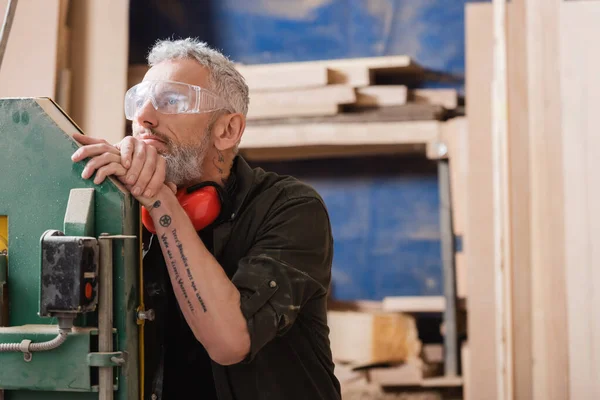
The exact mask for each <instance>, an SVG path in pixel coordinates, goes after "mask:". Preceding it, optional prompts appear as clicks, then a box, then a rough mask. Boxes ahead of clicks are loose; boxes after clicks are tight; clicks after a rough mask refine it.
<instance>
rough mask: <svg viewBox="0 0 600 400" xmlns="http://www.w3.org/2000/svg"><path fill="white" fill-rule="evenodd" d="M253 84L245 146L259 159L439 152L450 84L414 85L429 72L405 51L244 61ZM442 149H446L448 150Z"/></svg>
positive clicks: (453, 101)
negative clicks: (259, 62) (437, 86)
mask: <svg viewBox="0 0 600 400" xmlns="http://www.w3.org/2000/svg"><path fill="white" fill-rule="evenodd" d="M238 70H239V71H240V72H241V73H242V75H243V76H244V77H245V79H246V82H247V84H248V86H249V88H250V106H249V111H248V123H247V126H246V130H245V133H244V136H243V137H242V141H241V144H240V149H241V151H242V153H243V155H244V156H245V157H247V158H249V159H255V160H286V159H295V158H315V157H331V156H360V155H362V156H364V155H370V154H404V153H415V152H416V153H424V154H426V155H427V157H429V158H439V157H441V156H445V154H440V152H439V149H438V148H437V147H436V145H437V144H439V143H440V141H441V140H442V139H441V138H442V136H443V132H442V127H443V123H442V122H441V121H444V120H446V119H447V118H448V117H449V116H451V115H454V114H456V113H457V110H458V107H459V96H458V94H457V92H456V91H455V90H452V89H416V88H415V87H418V86H419V85H420V84H421V83H422V82H423V80H424V79H425V76H426V72H425V70H424V69H423V68H422V67H421V66H419V65H418V64H417V63H416V62H415V61H413V60H412V59H411V58H410V57H407V56H389V57H367V58H352V59H338V60H321V61H305V62H290V63H279V64H262V65H238ZM442 153H444V152H442Z"/></svg>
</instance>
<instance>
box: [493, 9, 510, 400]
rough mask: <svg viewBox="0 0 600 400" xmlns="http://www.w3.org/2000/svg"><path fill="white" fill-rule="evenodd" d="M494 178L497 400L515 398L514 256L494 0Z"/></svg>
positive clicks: (502, 29)
mask: <svg viewBox="0 0 600 400" xmlns="http://www.w3.org/2000/svg"><path fill="white" fill-rule="evenodd" d="M492 4H493V6H494V12H493V15H494V19H493V24H492V26H493V32H494V34H493V37H494V41H493V48H494V68H493V75H492V179H493V199H494V202H493V209H492V213H493V217H494V218H493V221H494V283H495V289H496V290H495V300H496V302H495V315H496V344H495V348H496V353H497V354H498V358H497V359H496V362H497V363H498V365H497V370H496V373H497V374H498V386H497V387H498V398H500V399H512V398H513V397H514V396H513V359H512V346H513V343H512V307H511V304H512V303H511V301H512V279H511V278H512V276H511V274H512V264H511V261H512V254H511V250H512V248H511V246H510V241H511V236H510V231H511V229H510V228H511V220H510V188H509V185H510V180H509V168H510V167H509V154H510V152H509V143H508V84H507V79H508V75H507V55H506V8H507V7H506V4H507V2H506V0H493V1H492Z"/></svg>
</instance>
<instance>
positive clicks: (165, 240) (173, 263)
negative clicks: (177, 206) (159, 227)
mask: <svg viewBox="0 0 600 400" xmlns="http://www.w3.org/2000/svg"><path fill="white" fill-rule="evenodd" d="M169 224H170V222H169ZM171 233H172V234H173V238H174V241H175V247H176V248H177V250H178V251H179V256H180V257H181V261H182V262H183V265H184V267H185V271H186V275H187V278H188V279H189V281H190V283H191V286H192V289H193V291H194V293H193V296H194V297H196V299H197V300H198V302H199V303H200V306H201V307H202V310H203V311H204V312H206V305H205V304H204V300H202V297H201V296H200V293H199V292H198V286H197V285H196V282H195V281H194V277H193V275H192V271H191V269H190V266H189V263H188V259H187V257H186V255H185V253H184V251H183V244H182V243H181V242H180V241H179V238H178V237H177V230H176V229H173V230H172V231H171ZM160 238H161V240H162V242H163V245H164V247H165V249H166V252H167V257H168V258H169V263H170V264H171V268H172V270H173V274H174V276H175V281H176V282H177V284H178V285H179V288H180V289H181V293H182V294H183V297H184V298H185V299H186V301H187V304H188V307H189V308H190V310H191V311H194V305H193V304H192V301H191V300H190V298H189V296H188V293H187V291H186V290H185V287H184V285H183V278H182V277H181V275H180V273H179V269H178V268H177V261H176V260H175V259H174V258H173V253H172V252H171V248H170V247H169V240H168V238H167V235H166V234H165V233H163V234H162V235H161V237H160ZM174 251H175V250H174Z"/></svg>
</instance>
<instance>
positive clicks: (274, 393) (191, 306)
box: [72, 39, 340, 400]
mask: <svg viewBox="0 0 600 400" xmlns="http://www.w3.org/2000/svg"><path fill="white" fill-rule="evenodd" d="M148 61H149V65H150V66H151V68H150V70H149V71H148V73H147V74H146V76H145V78H144V81H143V82H142V83H141V84H139V85H136V86H135V87H134V88H132V89H130V90H129V91H128V92H127V94H126V97H125V112H126V116H127V118H128V119H131V120H132V129H133V135H132V136H131V137H126V138H125V139H124V140H122V141H121V142H120V143H119V144H117V145H115V146H113V145H110V144H109V143H107V142H105V141H103V140H99V139H94V138H89V137H85V136H83V135H77V136H76V139H77V140H78V141H79V142H80V143H81V144H83V146H82V147H81V148H80V149H79V150H77V151H76V152H75V153H74V154H73V157H72V159H73V161H75V162H78V161H81V160H84V159H88V162H87V164H86V168H85V169H84V171H83V173H82V177H83V178H84V179H89V178H91V177H92V176H94V182H95V183H97V184H99V183H101V182H102V181H103V180H104V179H105V178H106V177H107V176H109V175H114V176H116V177H117V178H118V179H119V180H120V181H121V182H122V183H123V184H124V185H125V186H126V187H127V188H128V189H129V190H130V191H131V193H132V194H133V196H134V197H135V198H136V199H137V200H138V201H139V202H140V203H141V205H143V206H144V207H145V208H146V209H147V210H148V211H149V215H150V217H151V218H152V222H153V224H154V227H155V228H154V229H156V232H155V234H154V235H152V236H151V239H150V244H149V248H147V249H146V251H145V254H144V276H145V288H144V290H145V295H146V299H147V301H146V304H147V305H148V304H150V305H151V307H152V308H153V309H154V310H155V312H156V319H155V320H154V321H152V322H147V323H146V330H147V331H148V336H147V338H146V341H147V343H146V351H145V352H146V358H147V365H146V369H147V370H148V371H147V374H146V385H145V388H146V389H145V392H146V397H147V398H151V399H167V400H171V399H179V398H202V399H211V398H218V399H238V400H246V399H311V400H312V399H339V398H340V387H339V382H338V381H337V379H336V377H335V376H334V365H333V362H332V356H331V350H330V346H329V329H328V327H327V318H326V316H327V314H326V304H327V292H328V288H329V283H330V280H331V262H332V254H333V240H332V236H331V227H330V222H329V218H328V214H327V211H326V208H325V205H324V203H323V200H322V199H321V198H320V196H319V195H318V194H317V193H316V192H315V191H314V190H313V189H312V188H310V187H309V186H307V185H305V184H303V183H301V182H300V181H298V180H296V179H294V178H292V177H285V176H279V175H277V174H274V173H269V172H265V171H263V170H262V169H259V168H257V169H252V168H250V167H249V165H248V164H247V163H246V161H245V160H244V159H243V158H242V157H241V156H240V155H238V154H237V147H238V144H239V142H240V140H241V137H242V134H243V132H244V128H245V124H246V114H247V110H248V102H249V100H248V87H247V86H246V84H245V82H244V79H243V77H242V76H241V75H240V74H239V73H238V72H237V70H236V69H235V68H234V66H233V64H232V63H231V62H230V61H229V60H228V59H227V58H226V57H224V56H223V55H222V54H220V53H218V52H217V51H215V50H212V49H210V48H209V47H207V46H206V44H204V43H202V42H198V41H197V40H193V39H185V40H176V41H161V42H158V43H157V44H156V45H155V46H154V47H153V49H152V50H151V52H150V54H149V56H148ZM204 182H214V183H216V184H217V185H218V187H220V188H222V197H223V199H222V211H221V213H220V215H219V218H218V219H217V220H216V221H214V222H212V223H211V224H210V225H209V226H207V227H206V228H204V229H202V230H200V231H199V232H197V231H196V230H195V228H194V226H193V224H192V221H191V220H190V217H189V216H188V214H186V212H185V210H184V209H183V208H182V206H181V204H180V203H179V201H178V199H177V197H176V193H178V192H179V191H181V190H185V189H186V188H189V187H191V186H192V185H195V184H199V183H204Z"/></svg>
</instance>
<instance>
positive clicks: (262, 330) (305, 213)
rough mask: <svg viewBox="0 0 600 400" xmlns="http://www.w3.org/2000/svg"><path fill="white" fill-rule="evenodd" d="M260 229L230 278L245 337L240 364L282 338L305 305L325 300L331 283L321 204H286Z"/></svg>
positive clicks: (325, 221) (327, 229)
mask: <svg viewBox="0 0 600 400" xmlns="http://www.w3.org/2000/svg"><path fill="white" fill-rule="evenodd" d="M263 226H264V227H263V229H261V230H260V233H259V236H258V237H257V240H256V243H255V245H254V246H253V247H252V249H251V250H250V252H249V253H248V255H247V256H246V257H244V258H243V259H242V260H240V262H239V265H238V270H237V272H236V273H235V275H234V276H233V278H232V282H233V283H234V285H236V287H237V288H238V290H239V291H240V294H241V310H242V314H243V315H244V317H245V318H246V320H247V326H248V331H249V333H250V340H251V346H250V353H249V354H248V356H247V357H246V359H245V360H244V362H250V361H252V360H253V359H254V357H255V356H256V354H257V353H258V352H259V351H260V349H262V348H263V347H264V346H265V345H266V344H267V343H269V342H270V341H271V340H272V339H273V338H275V337H277V336H280V335H284V334H285V332H287V331H288V330H289V329H290V328H291V327H292V325H293V324H294V322H295V321H296V318H297V316H298V314H299V313H300V311H301V310H302V308H303V307H304V306H305V305H306V303H307V302H309V301H310V300H311V299H314V298H317V297H321V296H326V295H327V290H328V287H329V282H330V280H331V261H332V253H333V239H332V236H331V227H330V223H329V218H328V215H327V211H326V209H325V206H324V205H323V203H322V202H321V201H319V200H318V199H314V198H302V199H296V200H290V201H287V202H286V203H285V204H284V205H283V206H281V207H279V208H278V209H277V210H275V211H273V212H272V213H271V215H270V216H269V217H268V218H267V220H266V222H265V223H264V225H263Z"/></svg>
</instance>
